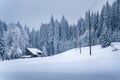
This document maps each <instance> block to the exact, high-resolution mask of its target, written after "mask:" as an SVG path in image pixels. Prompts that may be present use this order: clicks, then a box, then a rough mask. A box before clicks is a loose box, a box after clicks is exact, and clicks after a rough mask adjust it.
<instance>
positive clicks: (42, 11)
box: [0, 0, 114, 29]
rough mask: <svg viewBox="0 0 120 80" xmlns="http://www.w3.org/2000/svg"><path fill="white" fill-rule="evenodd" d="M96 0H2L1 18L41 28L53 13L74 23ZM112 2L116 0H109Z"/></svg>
mask: <svg viewBox="0 0 120 80" xmlns="http://www.w3.org/2000/svg"><path fill="white" fill-rule="evenodd" d="M95 1H96V0H0V18H1V19H2V20H3V21H6V22H17V21H20V23H21V24H22V25H24V24H27V25H28V26H29V27H30V28H35V29H39V26H40V25H41V23H48V22H49V19H50V17H51V14H52V15H53V16H54V18H55V19H58V20H59V21H60V19H61V16H62V15H64V16H65V17H66V19H67V20H68V22H69V23H71V24H73V23H75V24H76V22H77V20H78V19H79V18H80V17H81V16H84V14H85V11H86V10H88V9H89V8H90V7H91V6H92V5H93V4H94V2H95ZM106 1H107V0H97V2H96V5H95V6H94V7H93V9H92V10H94V11H97V10H100V9H101V8H102V6H103V5H104V4H105V2H106ZM108 1H109V2H110V3H111V2H113V1H114V0H108Z"/></svg>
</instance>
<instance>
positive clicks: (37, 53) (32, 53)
mask: <svg viewBox="0 0 120 80" xmlns="http://www.w3.org/2000/svg"><path fill="white" fill-rule="evenodd" d="M22 57H23V58H29V57H42V51H41V50H39V49H37V48H27V49H26V52H25V55H24V56H22Z"/></svg>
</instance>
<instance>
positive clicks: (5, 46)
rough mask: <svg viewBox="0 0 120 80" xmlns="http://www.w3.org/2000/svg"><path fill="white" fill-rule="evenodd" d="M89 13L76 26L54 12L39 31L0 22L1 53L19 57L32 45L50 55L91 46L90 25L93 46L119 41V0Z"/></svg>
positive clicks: (3, 56)
mask: <svg viewBox="0 0 120 80" xmlns="http://www.w3.org/2000/svg"><path fill="white" fill-rule="evenodd" d="M89 13H90V12H89V11H87V12H86V13H85V18H80V19H79V20H78V22H77V24H73V25H70V24H69V23H68V21H67V20H66V18H65V17H64V16H62V19H61V21H58V20H54V17H53V15H52V16H51V19H50V22H49V23H47V24H43V23H42V24H41V26H40V29H39V30H37V31H36V30H34V29H32V30H31V31H30V30H29V27H27V26H25V27H22V26H21V25H20V23H19V22H18V23H17V24H15V23H11V24H6V23H5V22H2V21H0V54H1V56H2V58H3V59H15V58H20V57H21V55H22V54H24V52H25V49H26V48H27V47H32V48H39V49H40V50H42V51H43V53H44V56H51V55H55V54H58V53H61V52H64V51H67V50H70V49H73V48H80V47H84V46H88V45H89V24H90V25H91V40H92V41H91V42H92V45H98V44H100V45H101V47H102V48H105V47H108V46H110V45H111V42H120V0H116V1H115V2H114V3H113V4H112V5H110V4H109V3H108V2H106V5H104V6H103V8H102V10H101V11H100V12H99V11H97V12H91V14H89ZM89 17H90V19H89ZM89 22H90V23H89Z"/></svg>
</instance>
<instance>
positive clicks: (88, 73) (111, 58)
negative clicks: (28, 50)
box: [0, 43, 120, 80]
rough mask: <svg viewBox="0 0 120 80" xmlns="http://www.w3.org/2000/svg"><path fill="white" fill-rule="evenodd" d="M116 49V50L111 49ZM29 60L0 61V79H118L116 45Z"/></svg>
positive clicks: (119, 56)
mask: <svg viewBox="0 0 120 80" xmlns="http://www.w3.org/2000/svg"><path fill="white" fill-rule="evenodd" d="M114 48H117V49H118V50H116V51H112V50H114ZM92 53H93V55H92V56H89V48H88V47H85V48H82V54H80V53H79V49H72V50H69V51H66V52H64V53H61V54H58V55H55V56H52V57H46V58H32V59H18V60H11V61H4V62H0V80H120V43H113V46H110V47H108V48H105V49H101V47H100V46H99V45H98V46H93V47H92Z"/></svg>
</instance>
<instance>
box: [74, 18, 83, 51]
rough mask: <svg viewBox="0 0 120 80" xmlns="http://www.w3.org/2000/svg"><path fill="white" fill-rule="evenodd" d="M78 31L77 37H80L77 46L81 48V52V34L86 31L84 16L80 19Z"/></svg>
mask: <svg viewBox="0 0 120 80" xmlns="http://www.w3.org/2000/svg"><path fill="white" fill-rule="evenodd" d="M76 32H77V39H78V42H77V46H78V48H80V53H81V46H82V39H81V36H82V35H83V34H84V33H85V21H84V19H83V18H81V19H80V20H78V23H77V31H76Z"/></svg>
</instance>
